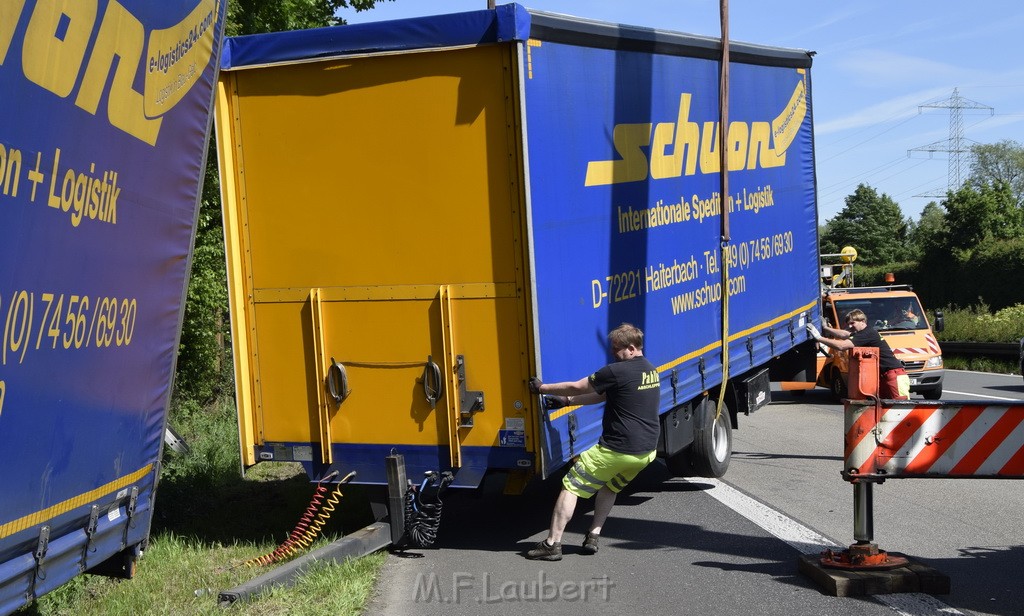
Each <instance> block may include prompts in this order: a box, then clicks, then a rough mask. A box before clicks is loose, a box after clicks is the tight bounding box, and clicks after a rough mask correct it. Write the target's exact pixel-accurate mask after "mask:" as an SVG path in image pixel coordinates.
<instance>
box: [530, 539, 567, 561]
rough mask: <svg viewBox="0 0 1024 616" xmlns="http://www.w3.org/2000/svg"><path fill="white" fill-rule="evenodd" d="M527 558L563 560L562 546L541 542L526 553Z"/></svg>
mask: <svg viewBox="0 0 1024 616" xmlns="http://www.w3.org/2000/svg"><path fill="white" fill-rule="evenodd" d="M526 557H527V558H529V559H530V560H562V544H561V543H556V544H554V545H548V544H547V543H546V541H541V542H540V543H538V544H537V545H535V546H533V549H532V550H530V551H529V552H527V553H526Z"/></svg>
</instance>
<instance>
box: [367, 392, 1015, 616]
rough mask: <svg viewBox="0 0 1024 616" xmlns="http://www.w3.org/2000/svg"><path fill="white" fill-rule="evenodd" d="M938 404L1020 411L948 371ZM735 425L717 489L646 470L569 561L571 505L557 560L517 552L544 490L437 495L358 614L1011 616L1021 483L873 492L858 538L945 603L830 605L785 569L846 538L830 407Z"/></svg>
mask: <svg viewBox="0 0 1024 616" xmlns="http://www.w3.org/2000/svg"><path fill="white" fill-rule="evenodd" d="M945 389H946V391H947V394H946V395H945V396H944V399H945V400H952V399H964V400H971V401H972V402H973V403H978V402H979V401H984V400H986V399H993V400H995V399H1024V380H1022V379H1021V377H1020V376H1016V375H1015V376H1004V375H987V374H979V373H968V372H950V373H948V376H947V383H946V386H945ZM773 397H774V401H773V403H772V404H771V405H769V406H768V407H766V408H764V409H762V410H760V411H758V412H757V413H755V414H754V415H752V416H750V417H741V418H740V429H739V430H737V431H735V432H734V453H733V459H732V463H731V465H730V468H729V472H728V473H727V474H726V476H725V477H724V478H723V480H721V481H718V480H702V479H685V480H684V479H678V478H671V477H669V475H668V473H667V471H666V470H665V469H664V467H663V466H662V465H661V464H660V463H656V464H653V465H651V466H650V467H649V468H648V469H647V470H646V471H645V472H644V473H643V474H641V476H640V477H638V478H637V480H636V481H634V482H633V484H632V485H631V486H630V488H629V489H628V490H627V491H626V492H625V493H624V494H623V495H621V496H620V498H619V503H618V504H617V506H616V508H615V510H614V511H613V512H612V518H611V519H610V520H609V522H608V523H607V525H606V527H605V530H604V536H603V537H602V543H601V550H600V552H599V553H598V554H597V555H594V556H588V555H584V554H582V553H580V552H579V549H578V545H579V543H580V542H582V539H583V534H584V532H585V531H586V528H587V523H588V521H589V517H590V507H589V504H583V505H581V506H580V508H579V509H578V510H577V515H576V517H575V518H574V520H573V522H572V523H571V524H570V525H569V528H568V529H567V534H566V540H565V542H566V548H565V558H564V559H563V560H562V561H560V562H553V563H549V562H545V563H538V562H534V561H528V560H526V559H525V558H523V557H522V556H521V553H522V552H523V551H524V550H526V549H528V548H529V547H530V546H532V544H533V543H535V542H536V541H538V540H540V539H541V538H543V537H544V536H545V529H546V527H547V524H548V516H549V515H550V511H551V505H552V503H553V501H554V498H555V495H556V493H557V488H558V485H557V483H555V482H535V483H534V484H531V485H530V486H529V487H528V489H527V491H526V493H525V494H523V495H520V496H502V495H500V494H497V493H495V492H496V491H494V490H490V491H480V492H476V493H470V492H456V491H453V492H450V493H449V496H448V497H447V498H446V501H445V517H444V520H443V524H442V527H441V532H440V535H439V539H438V543H437V547H436V548H433V549H427V550H417V551H412V552H411V553H409V554H406V555H404V556H399V555H392V556H390V557H389V559H388V562H387V564H386V566H385V569H384V572H383V575H382V577H381V580H380V583H379V587H378V593H377V596H376V598H375V599H374V601H373V602H372V603H371V604H370V606H369V607H368V610H367V613H368V614H371V615H381V616H385V615H399V614H401V615H405V614H512V613H516V614H520V613H527V614H532V613H541V612H543V613H558V614H588V615H590V614H632V613H646V614H694V615H696V614H700V615H702V616H704V615H707V616H726V615H728V616H733V615H737V614H764V615H767V616H772V615H779V616H782V615H786V616H801V615H811V614H814V615H817V614H829V615H837V616H842V615H846V614H850V615H854V614H856V615H858V616H872V615H875V614H878V615H882V614H886V615H891V614H894V613H897V614H911V615H915V616H916V615H918V614H920V615H922V616H926V615H927V616H932V615H935V616H938V615H940V614H941V615H942V616H949V615H951V614H952V615H955V614H978V615H982V614H992V615H1007V616H1008V615H1010V614H1022V613H1024V586H1022V585H1021V584H1020V582H1019V572H1020V571H1021V570H1022V569H1024V540H1022V538H1021V537H1022V535H1024V520H1022V517H1021V516H1020V515H1019V511H1020V509H1021V506H1022V505H1024V497H1022V494H1021V491H1022V490H1024V484H1022V483H1020V482H1018V481H1011V480H943V479H915V480H908V479H900V480H890V481H887V482H886V483H884V484H881V485H878V486H876V487H875V498H874V539H875V541H876V542H877V543H878V545H879V546H880V547H881V548H883V549H886V550H890V551H896V552H902V553H905V554H907V555H909V556H911V557H912V558H914V559H916V560H919V561H921V562H924V563H927V564H929V565H931V566H933V567H935V568H937V569H939V570H940V571H941V572H943V573H945V574H946V575H948V576H949V577H950V578H951V582H952V592H951V593H950V594H949V595H943V596H937V597H931V596H929V595H922V594H900V595H881V596H876V597H862V598H838V597H832V596H828V595H826V594H824V593H823V592H822V591H821V590H820V589H819V588H818V587H817V586H816V585H815V583H814V582H812V581H811V580H809V579H808V578H805V577H804V576H802V575H801V574H800V573H799V572H798V571H797V559H798V557H799V556H800V554H801V553H818V552H820V551H821V549H823V548H824V547H828V546H840V547H845V546H846V545H849V544H850V543H852V541H853V491H852V487H851V486H850V484H847V483H846V482H844V481H843V480H842V479H841V477H840V476H839V472H840V469H841V456H842V449H843V443H842V440H843V409H842V406H841V405H839V404H835V403H833V402H831V400H830V399H829V398H828V394H827V392H825V391H824V390H817V391H812V392H808V393H807V394H805V395H803V396H799V397H796V396H792V395H790V394H787V393H780V392H776V394H775V395H774V396H773Z"/></svg>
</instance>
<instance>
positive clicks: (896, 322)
mask: <svg viewBox="0 0 1024 616" xmlns="http://www.w3.org/2000/svg"><path fill="white" fill-rule="evenodd" d="M855 308H859V309H860V310H862V311H863V312H864V314H866V315H867V317H868V323H869V324H870V325H871V326H872V327H874V328H875V329H877V330H878V331H893V330H909V329H928V324H927V323H926V322H925V320H924V316H923V315H924V311H923V310H921V303H920V302H919V301H917V298H916V297H913V296H911V297H857V298H851V299H844V300H840V301H837V302H836V312H837V313H838V314H837V315H836V316H838V317H839V320H840V323H839V325H838V326H839V327H842V323H843V322H845V320H846V314H847V313H848V312H850V311H851V310H853V309H855Z"/></svg>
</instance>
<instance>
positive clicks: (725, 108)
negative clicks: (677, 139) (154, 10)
mask: <svg viewBox="0 0 1024 616" xmlns="http://www.w3.org/2000/svg"><path fill="white" fill-rule="evenodd" d="M719 16H720V17H721V23H722V62H721V66H720V68H719V71H718V78H719V81H718V161H719V163H718V164H719V169H718V177H719V178H720V180H721V186H720V190H719V206H720V210H721V212H722V213H721V216H722V235H721V241H720V242H719V245H720V246H721V250H720V254H721V271H722V387H721V389H720V390H719V392H718V416H717V417H716V418H715V420H716V421H719V420H721V414H722V408H723V407H724V402H725V385H726V382H727V381H728V380H729V256H728V244H729V147H728V144H729V139H728V132H729V0H720V3H719Z"/></svg>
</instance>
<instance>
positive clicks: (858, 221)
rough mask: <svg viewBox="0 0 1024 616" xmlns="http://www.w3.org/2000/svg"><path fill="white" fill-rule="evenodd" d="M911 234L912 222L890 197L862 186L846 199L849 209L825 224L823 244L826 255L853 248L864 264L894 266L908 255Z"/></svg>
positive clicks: (845, 208)
mask: <svg viewBox="0 0 1024 616" xmlns="http://www.w3.org/2000/svg"><path fill="white" fill-rule="evenodd" d="M909 232H910V223H909V221H908V220H907V219H905V218H904V217H903V212H902V211H901V210H900V206H899V205H898V204H897V203H896V202H895V201H893V200H892V198H891V197H889V195H886V194H884V193H883V194H882V195H881V196H879V195H878V192H877V191H876V190H875V189H874V188H871V187H870V186H868V185H866V184H860V185H859V186H857V189H856V190H855V191H854V192H853V194H852V195H849V196H848V197H846V206H845V207H844V208H843V209H842V210H841V211H840V212H839V213H838V214H836V216H835V218H833V219H831V220H829V221H828V222H827V223H826V224H825V230H824V232H823V233H822V237H821V245H822V250H823V251H824V252H838V251H839V249H840V248H842V247H843V246H853V247H854V248H856V249H857V254H858V257H857V258H858V260H859V261H861V262H863V263H864V264H865V265H881V264H884V263H895V262H898V261H902V260H904V259H906V258H907V257H908V256H909V253H910V251H909V249H908V248H907V239H908V235H909Z"/></svg>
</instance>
